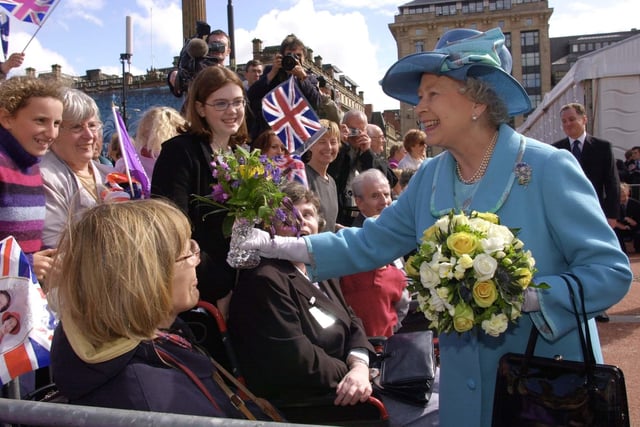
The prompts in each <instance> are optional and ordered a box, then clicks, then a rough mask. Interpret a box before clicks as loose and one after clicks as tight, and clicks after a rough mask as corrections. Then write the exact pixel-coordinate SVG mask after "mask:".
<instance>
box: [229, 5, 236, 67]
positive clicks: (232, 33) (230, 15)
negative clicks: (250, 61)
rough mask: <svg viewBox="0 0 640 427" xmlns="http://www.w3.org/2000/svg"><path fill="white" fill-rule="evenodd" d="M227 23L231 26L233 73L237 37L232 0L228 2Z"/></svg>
mask: <svg viewBox="0 0 640 427" xmlns="http://www.w3.org/2000/svg"><path fill="white" fill-rule="evenodd" d="M227 23H228V25H229V46H230V48H231V51H230V52H229V66H230V67H231V69H232V70H233V71H236V36H235V28H234V25H233V4H232V3H231V0H228V2H227Z"/></svg>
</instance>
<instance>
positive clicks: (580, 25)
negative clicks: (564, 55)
mask: <svg viewBox="0 0 640 427" xmlns="http://www.w3.org/2000/svg"><path fill="white" fill-rule="evenodd" d="M560 1H562V3H560ZM550 3H551V4H550V5H549V7H552V8H553V9H554V11H553V14H552V15H551V19H550V20H549V33H550V36H551V37H563V36H572V35H576V34H598V33H611V32H615V31H629V30H631V29H632V28H638V26H639V24H640V22H639V21H638V13H640V3H638V1H637V0H610V1H608V2H607V3H606V5H605V4H603V3H602V2H600V1H593V0H590V1H589V0H584V1H570V2H569V1H566V0H556V1H553V2H550Z"/></svg>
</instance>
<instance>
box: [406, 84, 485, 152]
mask: <svg viewBox="0 0 640 427" xmlns="http://www.w3.org/2000/svg"><path fill="white" fill-rule="evenodd" d="M462 87H463V84H462V83H461V82H459V81H457V80H454V79H451V78H449V77H445V76H436V75H435V74H423V75H422V79H421V81H420V86H419V87H418V98H419V99H420V102H419V103H418V105H416V107H415V111H416V114H417V115H418V118H419V120H420V122H421V123H422V125H423V130H424V131H425V133H426V134H427V141H429V145H435V146H439V147H445V148H446V147H448V146H450V145H451V143H455V141H457V140H460V139H461V138H464V137H465V135H466V133H467V132H469V131H470V125H471V123H472V116H473V115H474V113H476V111H475V110H474V108H476V107H477V105H478V104H476V103H474V102H473V101H471V100H470V99H469V98H467V97H466V96H465V95H464V94H463V93H462V92H461V88H462Z"/></svg>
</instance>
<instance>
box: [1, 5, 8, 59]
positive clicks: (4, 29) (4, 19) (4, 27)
mask: <svg viewBox="0 0 640 427" xmlns="http://www.w3.org/2000/svg"><path fill="white" fill-rule="evenodd" d="M0 38H2V53H3V54H4V60H5V61H6V60H7V53H8V52H9V17H8V16H7V14H6V13H4V12H0Z"/></svg>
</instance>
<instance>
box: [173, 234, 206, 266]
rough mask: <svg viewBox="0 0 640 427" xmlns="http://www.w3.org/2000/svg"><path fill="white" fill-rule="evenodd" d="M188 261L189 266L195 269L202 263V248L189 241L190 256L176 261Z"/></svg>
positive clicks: (191, 240) (193, 241)
mask: <svg viewBox="0 0 640 427" xmlns="http://www.w3.org/2000/svg"><path fill="white" fill-rule="evenodd" d="M182 261H188V265H189V266H191V267H194V266H196V265H198V264H199V263H200V246H199V245H198V242H196V241H195V240H193V239H189V255H184V256H181V257H179V258H178V259H176V262H182Z"/></svg>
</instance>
